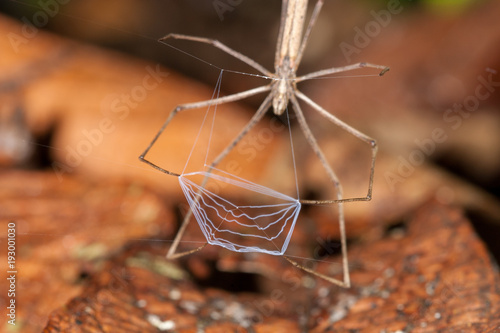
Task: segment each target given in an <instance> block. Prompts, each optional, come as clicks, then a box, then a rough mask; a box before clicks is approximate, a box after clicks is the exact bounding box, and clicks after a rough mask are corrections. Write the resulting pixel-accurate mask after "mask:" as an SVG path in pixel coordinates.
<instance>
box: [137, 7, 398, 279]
mask: <svg viewBox="0 0 500 333" xmlns="http://www.w3.org/2000/svg"><path fill="white" fill-rule="evenodd" d="M323 1H324V0H318V1H317V2H316V5H315V7H314V10H313V13H312V16H311V18H310V20H309V24H308V25H307V28H306V30H305V32H304V26H305V22H306V20H305V17H306V12H307V3H308V1H307V0H283V7H282V14H281V23H280V31H279V35H278V42H277V48H276V54H275V73H271V72H269V71H268V70H267V69H265V68H264V67H263V66H261V65H260V64H258V63H256V62H255V61H254V60H252V59H250V58H248V57H247V56H245V55H243V54H241V53H239V52H237V51H235V50H233V49H231V48H229V47H227V46H226V45H224V44H222V43H220V42H219V41H217V40H213V39H208V38H203V37H194V36H186V35H179V34H170V35H167V36H165V37H164V38H162V39H161V40H160V41H165V40H167V39H183V40H189V41H194V42H201V43H206V44H210V45H213V46H214V47H216V48H219V49H221V50H222V51H224V52H226V53H228V54H230V55H232V56H233V57H235V58H237V59H239V60H241V61H242V62H244V63H246V64H247V65H249V66H251V67H253V68H254V69H256V70H257V71H259V72H260V73H262V74H263V75H264V76H266V77H268V78H270V79H271V83H270V84H268V85H264V86H261V87H257V88H253V89H250V90H247V91H243V92H240V93H236V94H233V95H229V96H224V97H220V98H214V99H211V100H208V101H202V102H196V103H188V104H183V105H179V106H177V107H176V108H175V109H174V110H173V111H172V113H171V114H170V116H169V117H168V118H167V120H166V121H165V123H164V124H163V126H162V128H161V129H160V130H159V132H158V133H157V135H156V136H155V138H154V139H153V141H152V142H151V143H150V145H149V146H148V147H147V148H146V150H145V151H144V152H143V153H142V155H141V156H140V157H139V158H140V159H141V160H142V161H143V162H145V163H148V164H149V165H151V166H152V167H154V168H156V169H157V170H159V171H161V172H163V173H166V174H169V175H173V176H177V177H181V178H182V175H181V174H179V173H175V172H172V171H169V170H166V169H163V168H162V167H160V166H158V165H156V164H154V163H152V162H151V161H149V160H147V159H146V155H147V154H148V152H149V150H150V149H151V147H152V146H153V145H154V144H155V142H156V141H157V140H158V138H159V137H160V135H161V134H162V133H163V131H164V129H165V128H166V127H167V125H168V124H169V123H170V122H171V121H172V119H173V118H174V117H175V115H176V114H178V113H179V112H182V111H186V110H190V109H197V108H201V107H208V106H211V105H217V104H222V103H229V102H234V101H238V100H242V99H244V98H247V97H250V96H254V95H257V94H261V93H265V92H268V95H267V97H266V98H265V99H264V101H263V102H262V104H261V105H260V107H259V108H258V109H257V111H256V112H255V114H254V115H253V117H252V118H251V119H250V121H249V122H248V123H247V125H246V126H245V127H244V128H243V129H242V130H241V131H240V132H239V134H238V135H237V136H236V137H235V138H234V139H233V141H232V142H230V143H229V145H228V146H226V148H225V149H224V150H223V151H222V152H221V153H220V154H219V155H217V157H216V158H215V159H214V160H213V161H212V162H211V164H210V165H209V166H208V169H207V171H206V172H205V173H204V174H205V178H204V180H203V182H202V183H201V185H200V190H199V191H198V194H197V196H196V195H195V196H193V197H192V198H193V199H192V203H193V204H194V205H195V206H196V205H198V204H199V200H200V198H201V197H200V193H201V192H202V190H203V187H204V186H205V185H206V183H207V181H208V179H209V178H210V174H211V172H212V171H213V170H214V168H215V167H216V166H217V165H218V164H219V163H220V162H221V161H222V160H223V159H224V158H225V157H226V156H227V155H228V154H229V153H230V152H231V150H232V149H233V148H234V147H235V146H236V145H237V144H238V143H239V142H240V141H241V139H242V138H243V137H244V136H245V135H246V134H247V133H248V132H249V131H250V130H251V129H252V128H253V127H254V126H255V125H256V124H257V123H258V122H259V121H260V120H261V119H262V118H263V116H264V114H265V113H266V112H267V111H268V110H269V109H270V108H271V107H272V109H273V112H274V114H276V115H281V114H283V113H284V112H285V110H286V109H287V107H288V105H289V104H290V105H291V106H292V109H293V110H294V113H295V115H296V119H297V122H298V124H299V126H300V128H301V130H302V132H303V133H304V135H305V138H306V140H307V142H308V143H309V145H310V146H311V148H312V149H313V151H314V152H315V154H316V156H317V157H318V159H319V161H320V162H321V165H322V166H323V168H324V170H325V171H326V174H327V175H328V178H329V181H330V182H331V183H332V186H334V187H335V189H336V196H335V198H333V199H329V200H298V202H300V204H313V205H318V204H337V205H338V215H339V225H340V236H341V249H342V266H343V280H338V279H335V278H333V277H329V276H326V275H324V274H321V273H319V272H316V271H313V270H311V269H309V268H306V267H303V266H301V265H300V264H298V263H297V262H295V261H294V260H292V259H291V258H290V257H287V256H284V257H285V258H286V259H287V260H288V261H289V262H290V263H292V264H293V265H294V266H296V267H298V268H301V269H303V270H305V271H307V272H309V273H311V274H314V275H316V276H318V277H320V278H323V279H325V280H327V281H329V282H331V283H334V284H337V285H339V286H342V287H349V286H350V279H349V270H348V261H347V248H346V235H345V226H344V213H343V205H342V204H343V203H344V202H348V201H367V200H370V199H371V195H372V184H373V173H374V166H375V157H376V153H377V147H376V142H375V140H373V139H372V138H370V137H368V136H367V135H365V134H363V133H361V132H359V131H358V130H356V129H354V128H352V127H351V126H349V125H347V124H346V123H344V122H342V121H341V120H339V119H338V118H336V117H335V116H333V115H332V114H330V113H329V112H327V111H326V110H325V109H323V108H322V107H321V106H319V105H318V104H316V103H315V102H314V101H312V100H311V99H310V98H309V97H307V96H306V95H304V94H303V93H302V92H300V91H299V90H298V88H297V83H298V82H301V81H304V80H308V79H312V78H317V77H321V76H325V75H329V74H334V73H340V72H346V71H351V70H355V69H359V68H363V67H368V68H374V69H378V70H380V72H379V75H383V74H384V73H385V72H387V71H388V70H389V68H388V67H385V66H379V65H374V64H369V63H357V64H353V65H348V66H344V67H334V68H329V69H325V70H320V71H317V72H313V73H309V74H306V75H302V76H296V71H297V68H298V66H299V65H300V62H301V59H302V56H303V53H304V50H305V48H306V45H307V40H308V37H309V34H310V32H311V29H312V27H313V26H314V23H315V21H316V19H317V17H318V15H319V12H320V10H321V7H322V5H323ZM299 100H301V101H302V102H303V103H305V104H306V105H308V106H309V107H311V108H312V109H313V110H315V111H316V112H318V113H319V114H320V115H321V116H323V117H324V118H326V119H327V120H329V121H330V122H332V123H333V124H335V125H337V126H338V127H340V128H342V129H343V130H345V131H346V132H348V133H350V134H352V135H353V136H355V137H356V138H358V139H359V140H361V141H363V142H365V143H366V144H368V145H369V146H370V148H371V151H372V157H371V167H370V178H369V184H368V193H367V195H366V196H365V197H360V198H343V194H342V193H343V192H342V186H341V184H340V181H339V179H338V177H337V175H336V173H335V172H334V170H333V169H332V168H331V166H330V165H329V164H328V162H327V159H326V157H325V155H324V153H323V151H322V150H321V148H320V147H319V145H318V143H317V141H316V138H315V137H314V135H313V134H312V132H311V129H310V128H309V125H308V124H307V122H306V119H305V117H304V114H303V112H302V109H301V107H300V105H299ZM181 178H180V179H181ZM181 184H182V183H181ZM201 200H203V199H201ZM192 214H193V206H191V209H190V210H189V212H188V214H187V215H186V217H185V219H184V222H183V223H182V225H181V228H180V229H179V232H178V233H177V236H176V237H175V240H174V242H173V244H172V246H171V247H170V249H169V252H168V254H167V257H168V258H177V257H180V256H183V255H186V254H190V253H193V252H196V251H198V250H200V249H201V248H203V247H204V246H205V245H206V244H205V245H203V246H201V247H199V248H197V249H194V250H191V251H188V252H183V253H176V249H177V247H178V245H179V242H180V239H181V237H182V235H183V233H184V231H185V230H186V227H187V225H188V223H189V221H190V219H191V216H192ZM195 217H196V211H195ZM207 242H208V243H211V244H214V243H213V242H211V241H210V239H208V238H207ZM230 249H231V248H230ZM285 250H286V246H285ZM283 252H284V251H283Z"/></svg>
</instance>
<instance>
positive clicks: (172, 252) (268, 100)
mask: <svg viewBox="0 0 500 333" xmlns="http://www.w3.org/2000/svg"><path fill="white" fill-rule="evenodd" d="M265 87H266V88H267V90H269V89H270V88H269V87H268V86H265ZM264 91H266V90H264ZM240 94H241V93H240ZM233 96H234V95H233ZM249 96H251V95H249ZM228 97H230V96H228ZM272 97H273V95H272V94H269V95H267V97H266V98H265V99H264V101H263V102H262V104H261V105H260V107H259V109H258V110H257V112H255V114H254V115H253V116H252V118H251V119H250V121H249V122H248V123H247V124H246V125H245V127H244V128H243V129H242V130H241V131H240V133H238V135H237V136H236V137H235V138H234V139H233V141H231V143H230V144H229V145H228V146H226V148H225V149H224V150H223V151H222V152H221V153H220V154H219V155H218V156H217V157H216V158H215V159H214V161H213V162H212V163H210V165H209V167H208V170H207V175H206V176H205V177H204V178H203V181H202V183H201V187H202V188H203V187H205V185H206V183H207V181H208V178H209V176H210V173H211V172H212V170H213V169H214V168H215V167H216V166H217V165H218V164H219V163H220V162H221V161H222V160H223V159H224V157H226V156H227V155H228V154H229V153H230V152H231V150H232V149H233V148H234V147H235V146H236V145H237V144H238V142H240V141H241V139H242V138H243V137H244V136H245V135H246V134H247V133H248V132H249V131H250V130H251V129H252V128H253V127H254V126H255V124H257V123H258V122H259V121H260V120H261V119H262V117H263V116H264V114H265V113H266V111H267V110H268V109H269V107H270V106H271V101H272ZM200 191H201V190H199V191H198V192H197V193H196V199H195V201H194V204H195V205H196V204H197V203H198V201H199V200H200ZM192 213H193V211H192V209H191V207H190V208H189V211H188V213H187V215H186V217H185V218H184V220H183V221H182V225H181V227H180V229H179V231H178V232H177V235H176V236H175V239H174V242H173V244H172V246H171V247H170V249H169V250H168V253H167V258H168V259H175V258H179V257H183V256H185V255H188V254H192V253H194V252H197V251H199V250H201V249H202V248H204V247H205V246H206V245H207V243H205V244H204V245H202V246H200V247H198V248H196V249H194V250H189V251H185V252H179V253H175V251H176V250H177V247H178V246H179V242H180V240H181V238H182V236H183V234H184V232H185V230H186V228H187V225H188V224H189V221H190V219H191V215H192Z"/></svg>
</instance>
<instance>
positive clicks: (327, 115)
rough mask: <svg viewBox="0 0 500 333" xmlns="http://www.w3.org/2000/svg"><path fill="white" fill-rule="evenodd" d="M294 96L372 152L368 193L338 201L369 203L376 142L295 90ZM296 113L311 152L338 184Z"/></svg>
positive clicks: (303, 201)
mask: <svg viewBox="0 0 500 333" xmlns="http://www.w3.org/2000/svg"><path fill="white" fill-rule="evenodd" d="M295 96H296V97H298V98H300V99H301V100H303V101H304V102H306V103H307V104H309V105H310V106H311V107H312V108H313V109H314V110H316V111H318V112H319V114H321V115H322V116H323V117H325V118H327V119H328V120H330V121H331V122H332V123H334V124H335V125H337V126H339V127H340V128H342V129H343V130H345V131H347V132H348V133H351V134H352V135H354V136H355V137H356V138H358V139H360V140H362V141H364V142H366V143H367V144H368V145H369V146H370V148H371V151H372V156H371V166H370V178H369V181H368V193H367V194H366V196H365V197H360V198H346V199H341V200H340V201H341V202H352V201H370V200H371V198H372V188H373V175H374V171H375V159H376V157H377V149H378V148H377V141H375V140H374V139H372V138H370V137H369V136H367V135H366V134H364V133H362V132H360V131H358V130H357V129H355V128H353V127H351V126H349V125H347V124H346V123H344V122H343V121H341V120H340V119H338V118H337V117H335V116H334V115H332V114H331V113H329V112H328V111H326V110H325V109H323V108H322V107H321V106H319V105H318V104H316V103H315V102H313V101H312V100H311V99H310V98H309V97H307V96H306V95H304V94H303V93H301V92H300V91H298V90H295ZM295 101H297V100H296V99H295ZM297 107H299V106H298V103H297ZM299 110H300V109H299ZM297 113H300V114H301V117H302V122H303V123H304V125H305V126H304V125H301V127H302V129H303V130H304V129H305V131H304V132H305V134H306V137H307V138H308V140H309V142H310V144H311V146H312V147H313V150H314V151H315V152H316V155H318V157H319V159H320V161H321V164H322V165H323V167H324V168H325V170H327V172H328V174H329V175H333V177H332V176H330V179H332V181H333V182H334V183H336V182H338V178H337V176H336V175H335V173H334V172H333V170H332V169H331V167H330V165H329V164H328V163H327V161H326V158H325V156H324V154H323V152H322V151H321V149H320V148H319V146H318V144H317V142H316V139H314V137H313V136H312V132H311V130H310V129H309V126H307V123H306V122H305V118H304V116H303V114H302V111H299V112H297ZM301 117H300V116H299V117H298V118H299V123H300V121H301ZM337 202H339V200H301V203H307V204H329V203H337Z"/></svg>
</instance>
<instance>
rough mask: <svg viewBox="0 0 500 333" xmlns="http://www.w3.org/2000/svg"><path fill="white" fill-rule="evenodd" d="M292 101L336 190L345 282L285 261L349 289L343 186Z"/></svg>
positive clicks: (299, 110)
mask: <svg viewBox="0 0 500 333" xmlns="http://www.w3.org/2000/svg"><path fill="white" fill-rule="evenodd" d="M290 101H291V102H292V105H293V108H294V111H295V114H296V115H297V121H298V123H299V126H300V128H301V129H302V131H303V132H304V135H305V137H306V140H307V142H308V143H309V145H310V146H311V148H312V149H313V150H314V152H315V153H316V155H317V156H318V158H319V160H320V161H321V164H322V165H323V167H324V169H325V171H326V172H327V174H328V177H329V178H330V180H331V182H332V183H333V185H334V186H335V188H336V190H337V191H336V192H337V199H336V200H329V201H328V203H337V204H338V214H339V228H340V243H341V250H342V270H343V275H344V277H343V281H340V280H337V279H334V278H332V277H328V276H326V275H324V274H321V273H319V272H316V271H314V270H312V269H309V268H306V267H303V266H301V265H300V264H298V263H297V262H295V261H294V260H292V259H290V258H289V257H287V256H285V259H286V260H288V261H289V262H290V263H292V264H293V265H294V266H296V267H298V268H300V269H302V270H304V271H306V272H309V273H311V274H314V275H316V276H318V277H320V278H322V279H325V280H327V281H329V282H332V283H334V284H336V285H339V286H341V287H349V286H350V284H351V283H350V278H349V262H348V259H347V242H346V233H345V219H344V206H343V202H344V201H345V200H344V199H342V194H343V190H342V185H341V184H340V181H339V179H338V177H337V175H336V174H335V172H334V171H333V170H332V168H331V167H330V165H329V164H328V162H327V160H326V157H325V155H324V153H323V151H322V150H321V148H320V147H319V145H318V142H317V140H316V138H315V137H314V135H313V134H312V132H311V129H310V128H309V125H308V124H307V121H306V118H305V117H304V113H303V112H302V109H301V108H300V105H299V102H298V101H297V98H296V97H295V95H292V96H291V98H290ZM300 202H301V203H308V204H323V203H324V202H323V201H312V200H311V201H310V200H300Z"/></svg>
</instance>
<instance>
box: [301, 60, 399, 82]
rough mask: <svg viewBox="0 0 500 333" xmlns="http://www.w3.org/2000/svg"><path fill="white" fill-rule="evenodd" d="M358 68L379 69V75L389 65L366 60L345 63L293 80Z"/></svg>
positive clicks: (382, 73) (385, 70) (302, 79)
mask: <svg viewBox="0 0 500 333" xmlns="http://www.w3.org/2000/svg"><path fill="white" fill-rule="evenodd" d="M360 68H374V69H380V70H381V71H380V73H379V74H378V75H379V76H382V75H384V74H385V73H387V72H388V71H389V69H390V68H389V67H387V66H382V65H375V64H370V63H367V62H358V63H356V64H352V65H347V66H343V67H332V68H327V69H322V70H320V71H317V72H312V73H309V74H306V75H302V76H299V77H297V78H296V79H295V82H301V81H305V80H309V79H314V78H317V77H320V76H325V75H329V74H336V73H342V72H348V71H352V70H355V69H360Z"/></svg>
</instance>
